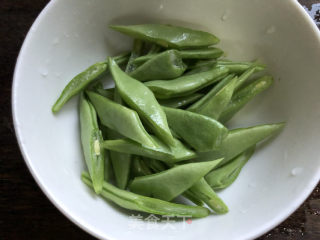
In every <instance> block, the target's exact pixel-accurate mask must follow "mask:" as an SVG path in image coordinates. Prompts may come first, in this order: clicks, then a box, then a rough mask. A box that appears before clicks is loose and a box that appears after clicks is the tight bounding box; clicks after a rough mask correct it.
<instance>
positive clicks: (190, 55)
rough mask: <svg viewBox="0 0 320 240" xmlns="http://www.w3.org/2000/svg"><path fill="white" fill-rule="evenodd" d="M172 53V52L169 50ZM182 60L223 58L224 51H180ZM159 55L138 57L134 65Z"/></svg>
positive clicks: (203, 49)
mask: <svg viewBox="0 0 320 240" xmlns="http://www.w3.org/2000/svg"><path fill="white" fill-rule="evenodd" d="M167 51H171V50H167ZM177 53H178V54H179V56H180V57H181V58H182V59H211V58H218V57H221V55H222V54H223V51H222V50H221V49H220V48H200V49H190V50H179V51H177ZM159 54H161V53H157V54H148V55H144V56H141V57H138V58H136V59H135V60H134V63H136V64H138V65H141V64H143V63H145V62H146V61H148V60H150V59H152V58H154V57H156V56H158V55H159Z"/></svg>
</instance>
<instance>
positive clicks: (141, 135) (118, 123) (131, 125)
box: [87, 91, 155, 147]
mask: <svg viewBox="0 0 320 240" xmlns="http://www.w3.org/2000/svg"><path fill="white" fill-rule="evenodd" d="M87 94H88V96H89V99H90V101H91V102H92V104H93V106H94V107H95V109H96V111H97V113H98V116H99V118H100V121H101V122H102V124H103V125H105V126H107V127H109V128H111V129H112V130H115V131H117V132H119V133H120V134H122V135H123V136H125V137H128V138H130V139H133V140H135V141H137V142H139V143H141V144H143V145H145V146H150V147H154V146H155V143H154V142H153V139H152V137H151V136H150V135H149V134H148V133H147V131H146V130H145V129H144V127H143V125H142V123H141V121H140V118H139V116H138V114H137V112H135V111H133V110H131V109H129V108H127V107H125V106H122V105H120V104H118V103H115V102H113V101H111V100H109V99H108V98H105V97H103V96H101V95H99V94H97V93H94V92H90V91H87Z"/></svg>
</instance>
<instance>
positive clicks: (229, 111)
mask: <svg viewBox="0 0 320 240" xmlns="http://www.w3.org/2000/svg"><path fill="white" fill-rule="evenodd" d="M272 83H273V78H272V77H271V76H264V77H261V78H259V79H257V80H256V81H254V82H253V83H251V84H249V85H248V86H246V87H244V88H243V89H241V90H239V91H238V92H237V93H236V94H235V95H234V96H233V97H232V99H231V101H230V103H229V104H228V106H227V107H226V108H225V109H224V111H223V112H222V113H221V116H220V117H219V121H220V122H223V123H225V122H227V121H229V120H230V119H231V118H232V117H233V116H234V115H235V114H236V113H237V112H238V111H239V110H240V109H242V108H243V107H244V106H245V105H246V104H247V103H248V102H249V101H250V100H251V99H253V98H254V97H255V96H256V95H258V94H259V93H261V92H262V91H264V90H266V89H268V88H269V87H270V86H271V84H272Z"/></svg>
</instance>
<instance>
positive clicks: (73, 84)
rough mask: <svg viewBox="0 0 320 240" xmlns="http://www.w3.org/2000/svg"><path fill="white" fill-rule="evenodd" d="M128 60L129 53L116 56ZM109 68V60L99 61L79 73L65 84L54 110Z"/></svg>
mask: <svg viewBox="0 0 320 240" xmlns="http://www.w3.org/2000/svg"><path fill="white" fill-rule="evenodd" d="M127 60H128V53H124V54H122V55H119V56H117V57H115V61H117V63H119V64H120V63H123V62H125V61H127ZM107 69H108V63H107V62H98V63H95V64H93V65H92V66H90V67H89V68H87V69H86V70H84V71H83V72H81V73H79V74H78V75H77V76H75V77H74V78H73V79H72V80H71V81H70V82H69V83H68V84H67V86H65V88H64V89H63V91H62V92H61V94H60V96H59V98H58V99H57V101H56V102H55V104H54V105H53V106H52V112H53V113H56V112H58V111H59V110H60V109H61V108H62V107H63V105H64V104H65V103H66V102H67V101H69V99H70V98H72V97H73V96H74V95H76V94H78V93H80V92H81V91H82V90H84V89H85V88H86V87H87V86H88V85H89V84H90V83H92V82H93V81H95V80H97V79H99V78H101V77H102V76H104V75H105V74H106V72H107Z"/></svg>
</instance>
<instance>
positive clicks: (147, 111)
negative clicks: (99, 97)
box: [109, 59, 174, 145]
mask: <svg viewBox="0 0 320 240" xmlns="http://www.w3.org/2000/svg"><path fill="white" fill-rule="evenodd" d="M109 66H110V71H111V74H112V76H113V79H114V81H115V83H116V86H117V89H118V91H119V94H120V95H121V98H122V99H123V100H124V101H125V102H126V103H127V104H128V105H129V106H130V107H131V108H133V109H134V110H136V111H137V112H138V114H139V116H140V117H141V118H142V119H143V120H145V122H146V123H147V124H148V125H149V126H150V128H151V129H152V131H153V132H154V133H155V135H156V136H157V137H158V138H160V139H161V140H163V141H164V142H165V143H166V144H169V145H173V144H174V139H173V136H172V134H171V132H170V129H169V126H168V123H167V117H166V114H165V113H164V111H163V109H162V108H161V106H160V104H159V103H158V101H157V100H156V98H155V96H154V94H153V93H152V91H151V90H150V89H149V88H148V87H146V86H145V85H144V84H143V83H141V82H139V81H137V80H135V79H133V78H132V77H130V76H129V75H127V74H126V73H124V72H123V71H122V70H121V69H120V68H119V67H118V65H117V64H116V63H115V61H113V60H112V59H109ZM133 89H134V90H133Z"/></svg>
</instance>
